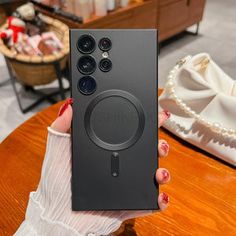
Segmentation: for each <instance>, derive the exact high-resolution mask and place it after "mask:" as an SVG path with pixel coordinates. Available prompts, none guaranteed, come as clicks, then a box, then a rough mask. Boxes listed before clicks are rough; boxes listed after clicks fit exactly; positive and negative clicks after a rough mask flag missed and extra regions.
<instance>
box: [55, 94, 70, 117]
mask: <svg viewBox="0 0 236 236" xmlns="http://www.w3.org/2000/svg"><path fill="white" fill-rule="evenodd" d="M73 102H74V100H73V98H68V99H67V100H66V102H65V103H64V104H63V105H62V106H61V108H60V110H59V112H58V116H61V115H63V113H64V112H65V110H66V109H67V108H68V106H69V105H71V104H73Z"/></svg>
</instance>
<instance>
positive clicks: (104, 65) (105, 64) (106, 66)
mask: <svg viewBox="0 0 236 236" xmlns="http://www.w3.org/2000/svg"><path fill="white" fill-rule="evenodd" d="M99 68H100V70H101V71H103V72H108V71H110V70H111V68H112V62H111V60H110V59H108V58H103V59H102V60H101V61H100V63H99Z"/></svg>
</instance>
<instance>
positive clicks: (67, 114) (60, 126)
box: [51, 98, 73, 133]
mask: <svg viewBox="0 0 236 236" xmlns="http://www.w3.org/2000/svg"><path fill="white" fill-rule="evenodd" d="M72 103H73V100H72V99H71V98H69V99H67V100H66V102H65V103H64V104H63V105H62V106H61V108H60V110H59V113H58V117H57V119H56V120H55V121H54V122H53V123H52V125H51V128H52V129H54V130H55V131H58V132H61V133H69V131H70V127H71V121H72V116H73V110H72V107H71V104H72Z"/></svg>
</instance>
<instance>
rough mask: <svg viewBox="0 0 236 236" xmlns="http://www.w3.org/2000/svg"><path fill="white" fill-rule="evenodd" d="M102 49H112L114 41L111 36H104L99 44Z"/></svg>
mask: <svg viewBox="0 0 236 236" xmlns="http://www.w3.org/2000/svg"><path fill="white" fill-rule="evenodd" d="M98 46H99V48H100V49H101V50H102V51H109V50H110V49H111V46H112V43H111V40H110V39H109V38H102V39H101V40H100V41H99V44H98Z"/></svg>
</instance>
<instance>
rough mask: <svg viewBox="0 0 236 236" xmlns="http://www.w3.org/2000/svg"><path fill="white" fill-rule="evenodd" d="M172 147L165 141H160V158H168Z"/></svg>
mask: <svg viewBox="0 0 236 236" xmlns="http://www.w3.org/2000/svg"><path fill="white" fill-rule="evenodd" d="M169 149H170V146H169V144H168V143H167V142H166V141H165V140H164V139H160V140H159V142H158V153H159V156H160V157H166V156H167V155H168V153H169Z"/></svg>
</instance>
